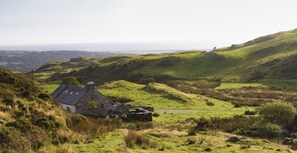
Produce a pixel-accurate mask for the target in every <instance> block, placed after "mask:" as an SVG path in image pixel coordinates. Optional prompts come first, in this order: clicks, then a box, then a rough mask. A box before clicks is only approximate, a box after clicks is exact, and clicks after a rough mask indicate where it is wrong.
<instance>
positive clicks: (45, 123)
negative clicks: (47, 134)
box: [34, 117, 59, 131]
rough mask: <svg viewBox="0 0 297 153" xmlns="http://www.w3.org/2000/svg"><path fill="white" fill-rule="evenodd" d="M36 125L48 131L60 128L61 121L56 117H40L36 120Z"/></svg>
mask: <svg viewBox="0 0 297 153" xmlns="http://www.w3.org/2000/svg"><path fill="white" fill-rule="evenodd" d="M34 125H36V126H39V127H40V128H42V129H44V130H48V131H56V130H57V129H58V128H59V123H58V122H56V121H55V120H54V119H49V118H45V117H42V118H39V119H37V120H36V121H35V122H34Z"/></svg>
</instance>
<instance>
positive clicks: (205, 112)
mask: <svg viewBox="0 0 297 153" xmlns="http://www.w3.org/2000/svg"><path fill="white" fill-rule="evenodd" d="M99 90H100V92H102V93H103V94H105V95H107V96H109V97H111V99H115V100H116V101H119V100H121V99H125V100H126V101H125V102H126V103H128V104H132V105H144V106H151V107H154V109H155V110H156V112H158V113H159V114H160V116H159V117H155V118H154V122H156V123H162V124H164V123H166V124H177V123H179V122H181V121H184V120H186V119H188V118H200V117H207V118H210V117H231V116H234V115H242V114H244V111H245V110H253V108H249V107H242V108H234V106H233V105H232V104H231V103H229V102H225V101H221V100H217V99H214V98H210V97H206V96H203V95H197V94H190V93H184V92H181V91H179V90H176V89H174V88H172V87H169V86H167V85H165V84H160V83H150V84H148V85H141V84H135V83H131V82H127V81H122V80H121V81H113V82H109V83H105V84H104V85H102V86H100V87H99Z"/></svg>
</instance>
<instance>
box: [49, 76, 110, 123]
mask: <svg viewBox="0 0 297 153" xmlns="http://www.w3.org/2000/svg"><path fill="white" fill-rule="evenodd" d="M51 97H52V98H53V99H54V100H55V101H57V102H58V103H59V105H60V107H62V108H63V109H66V110H69V111H71V112H72V113H78V114H82V115H86V116H94V117H99V116H101V117H104V116H106V115H107V114H108V109H109V108H110V106H111V102H110V100H109V99H108V98H107V97H106V96H104V95H102V94H101V93H100V92H99V91H98V90H97V89H96V87H95V84H94V82H92V81H90V82H88V83H87V85H86V87H85V88H81V87H76V86H71V85H60V87H59V88H57V89H56V90H55V91H54V92H53V93H52V94H51Z"/></svg>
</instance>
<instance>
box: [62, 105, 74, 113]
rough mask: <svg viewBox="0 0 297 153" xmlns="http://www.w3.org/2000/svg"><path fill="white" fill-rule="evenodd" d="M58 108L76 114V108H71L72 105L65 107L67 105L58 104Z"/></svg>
mask: <svg viewBox="0 0 297 153" xmlns="http://www.w3.org/2000/svg"><path fill="white" fill-rule="evenodd" d="M60 107H61V108H63V109H65V110H69V111H71V112H72V113H76V106H72V105H67V104H62V103H60Z"/></svg>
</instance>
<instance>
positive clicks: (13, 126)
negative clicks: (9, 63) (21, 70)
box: [0, 68, 119, 152]
mask: <svg viewBox="0 0 297 153" xmlns="http://www.w3.org/2000/svg"><path fill="white" fill-rule="evenodd" d="M118 123H119V122H117V121H114V120H100V119H91V118H87V117H84V116H81V115H75V114H71V113H69V112H67V111H64V110H62V109H61V108H59V107H58V106H56V104H55V103H54V102H53V101H52V100H51V98H50V96H49V95H47V94H45V93H42V92H41V90H40V89H39V87H38V86H37V85H36V84H35V83H34V82H32V81H30V80H28V79H27V78H25V77H24V76H22V75H20V74H15V73H13V72H10V71H8V70H5V69H1V68H0V152H34V151H38V152H39V151H41V152H48V150H49V149H47V147H52V148H51V149H50V150H52V152H55V150H56V149H53V148H55V147H56V146H58V145H61V144H65V143H73V142H77V143H78V142H84V141H86V140H87V139H90V138H92V137H94V136H96V135H100V134H103V133H105V132H108V131H111V130H113V129H115V128H117V127H118V126H119V124H118ZM42 150H43V151H42ZM57 152H58V151H57Z"/></svg>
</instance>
